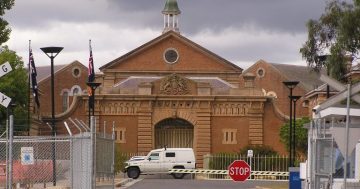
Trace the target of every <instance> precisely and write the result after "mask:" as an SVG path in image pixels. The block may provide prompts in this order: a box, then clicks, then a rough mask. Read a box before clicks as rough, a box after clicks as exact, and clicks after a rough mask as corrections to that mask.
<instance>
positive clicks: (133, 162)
mask: <svg viewBox="0 0 360 189" xmlns="http://www.w3.org/2000/svg"><path fill="white" fill-rule="evenodd" d="M125 163H126V166H125V172H127V175H128V177H129V178H133V179H137V178H138V177H139V175H140V174H155V173H167V172H168V171H169V170H170V169H195V155H194V151H193V149H192V148H161V149H156V150H152V151H150V152H149V154H148V155H147V156H134V157H131V158H130V159H129V160H128V161H126V162H125ZM172 176H173V177H174V178H175V179H182V178H183V177H184V176H185V174H183V173H173V174H172Z"/></svg>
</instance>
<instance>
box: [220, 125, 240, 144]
mask: <svg viewBox="0 0 360 189" xmlns="http://www.w3.org/2000/svg"><path fill="white" fill-rule="evenodd" d="M222 132H223V140H222V143H223V144H237V141H236V132H237V129H223V130H222Z"/></svg>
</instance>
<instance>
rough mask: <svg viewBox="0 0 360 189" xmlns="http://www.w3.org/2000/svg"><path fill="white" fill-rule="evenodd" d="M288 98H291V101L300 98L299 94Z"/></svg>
mask: <svg viewBox="0 0 360 189" xmlns="http://www.w3.org/2000/svg"><path fill="white" fill-rule="evenodd" d="M289 98H291V100H292V101H294V102H296V101H297V100H299V99H300V98H301V96H289Z"/></svg>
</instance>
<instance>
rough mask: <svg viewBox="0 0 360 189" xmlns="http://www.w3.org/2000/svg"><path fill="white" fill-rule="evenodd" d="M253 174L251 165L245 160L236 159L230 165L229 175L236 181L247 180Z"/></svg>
mask: <svg viewBox="0 0 360 189" xmlns="http://www.w3.org/2000/svg"><path fill="white" fill-rule="evenodd" d="M250 175H251V168H250V166H249V165H248V164H247V163H246V162H245V161H243V160H235V161H234V162H232V164H230V166H229V176H230V177H231V178H232V179H233V180H234V181H245V180H247V179H248V178H249V177H250Z"/></svg>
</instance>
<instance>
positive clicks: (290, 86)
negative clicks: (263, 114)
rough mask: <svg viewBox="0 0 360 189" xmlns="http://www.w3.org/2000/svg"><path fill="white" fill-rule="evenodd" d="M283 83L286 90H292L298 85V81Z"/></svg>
mask: <svg viewBox="0 0 360 189" xmlns="http://www.w3.org/2000/svg"><path fill="white" fill-rule="evenodd" d="M283 83H284V85H285V86H286V87H287V88H289V89H293V88H295V87H296V85H297V84H299V81H283Z"/></svg>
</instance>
